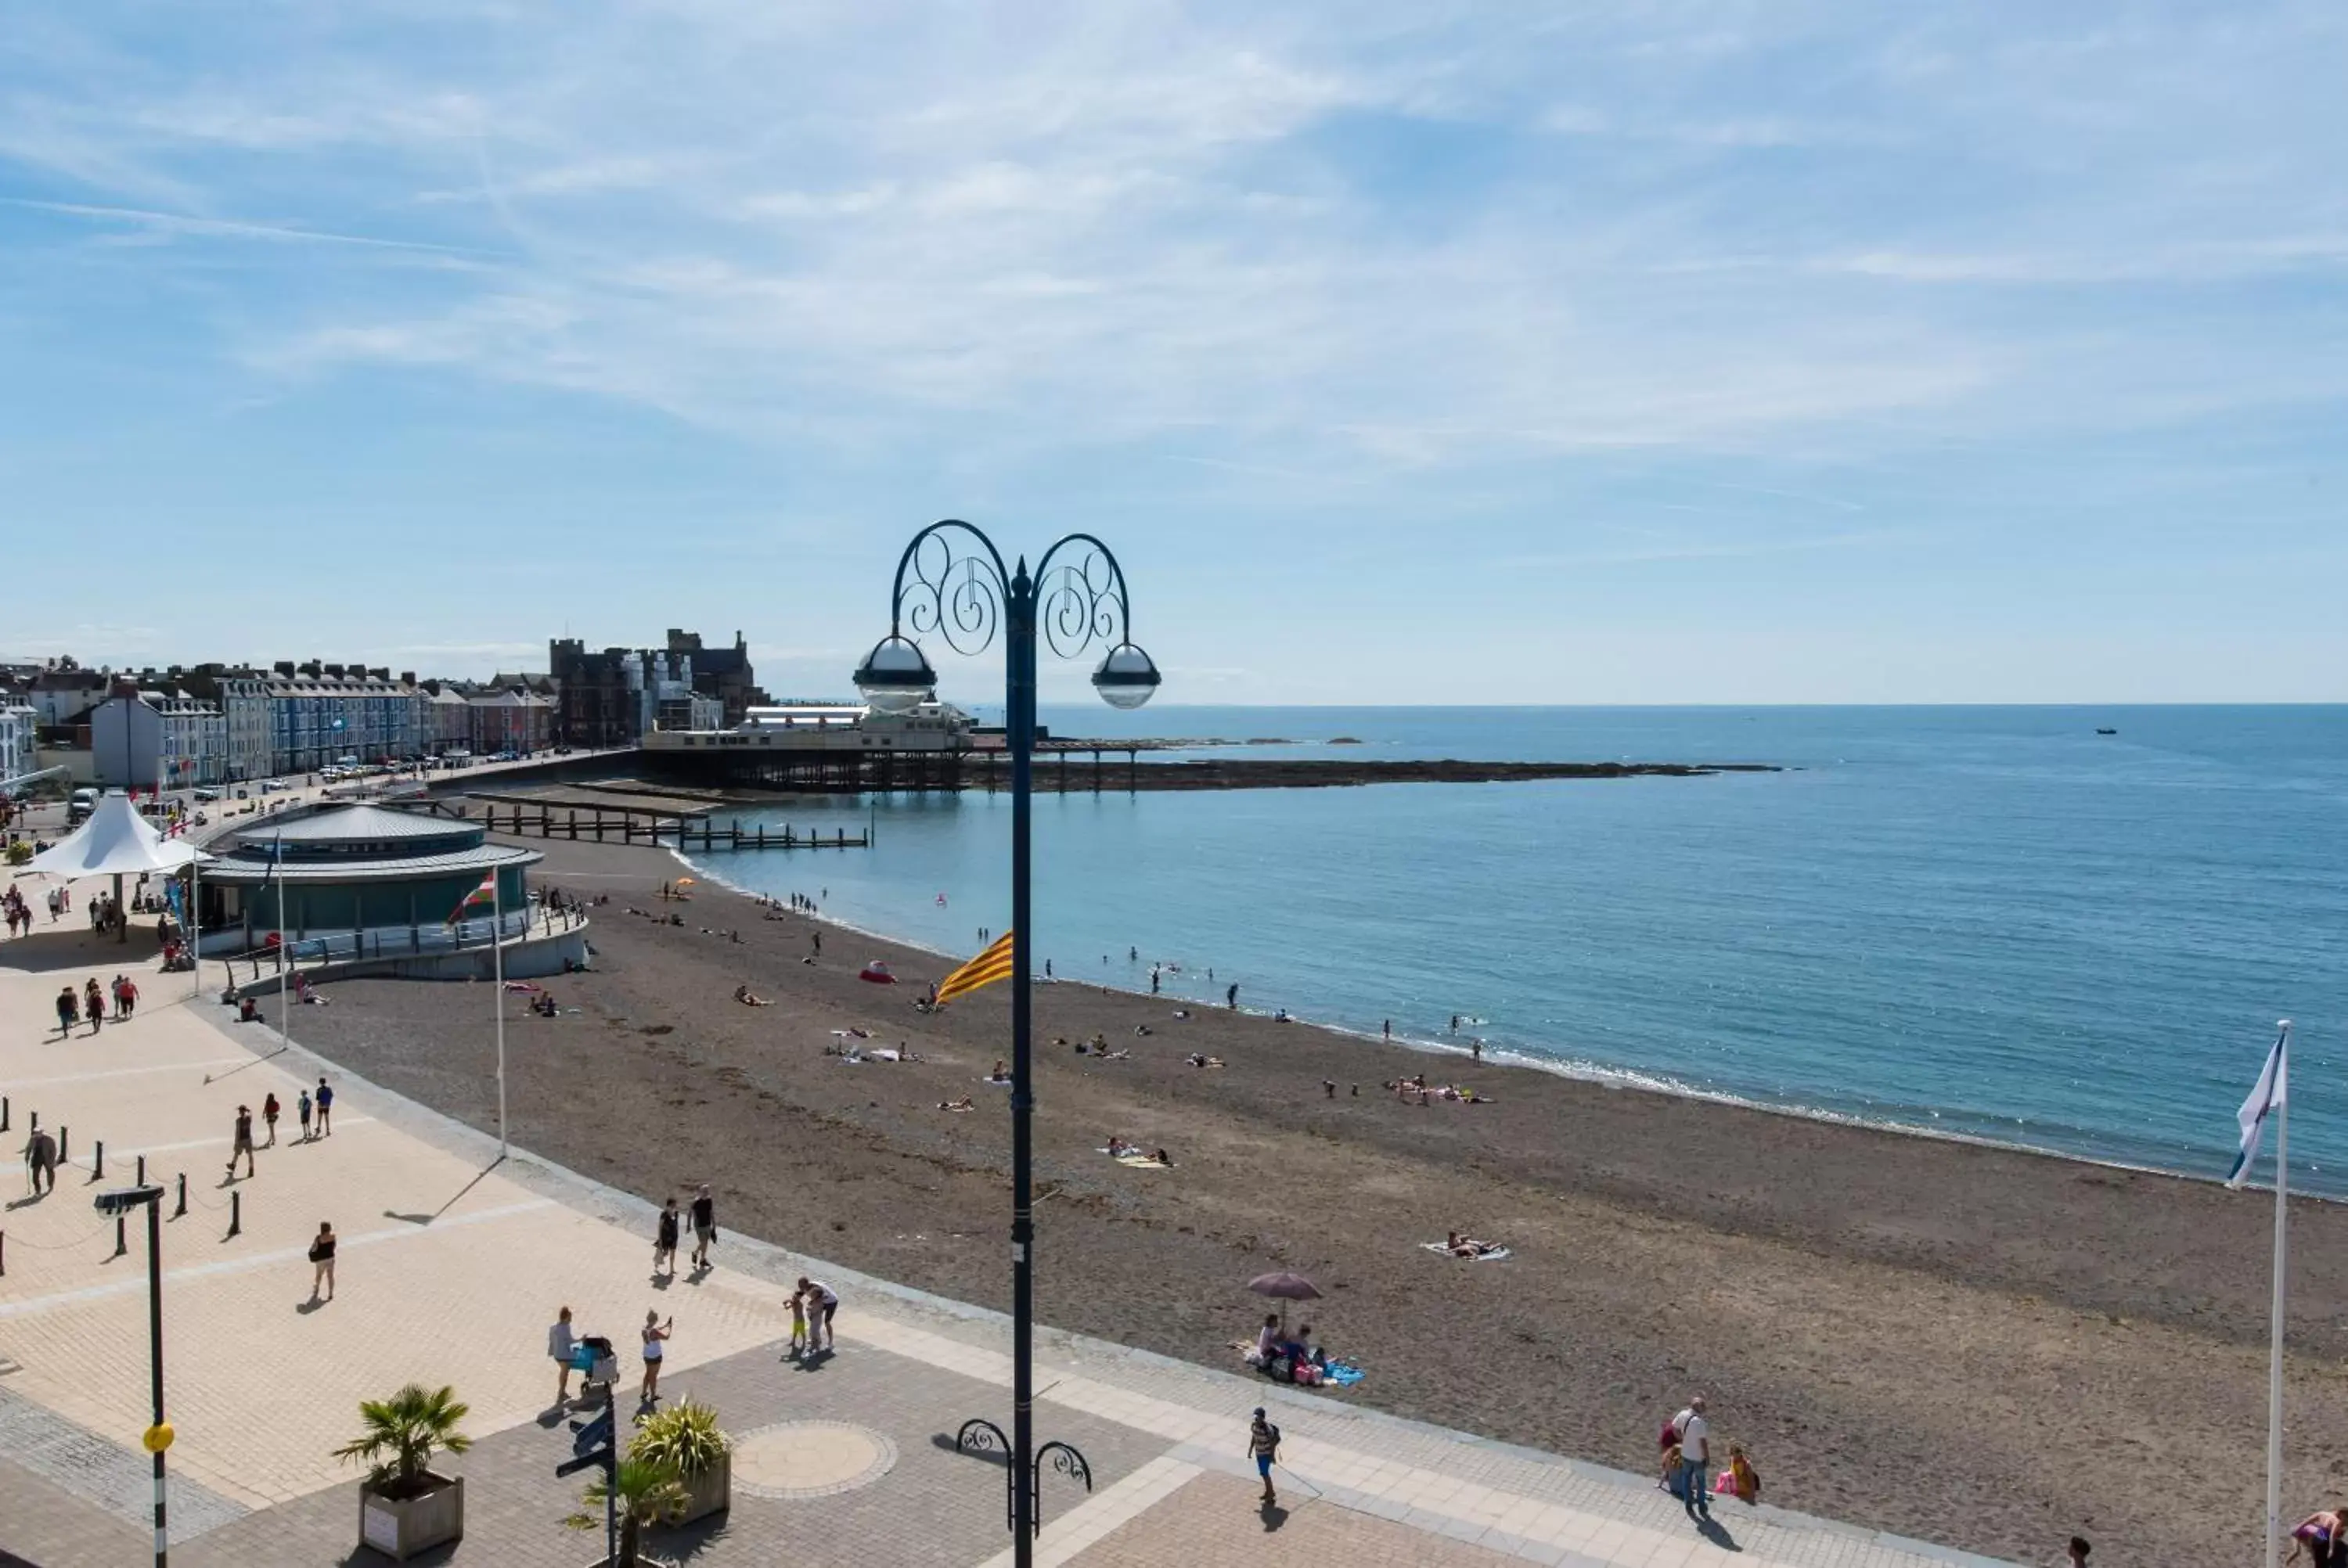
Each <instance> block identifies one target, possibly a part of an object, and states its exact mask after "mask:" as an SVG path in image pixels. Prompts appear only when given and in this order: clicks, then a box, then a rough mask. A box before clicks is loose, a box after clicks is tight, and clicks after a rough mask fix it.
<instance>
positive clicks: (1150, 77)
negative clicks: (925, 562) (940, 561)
mask: <svg viewBox="0 0 2348 1568" xmlns="http://www.w3.org/2000/svg"><path fill="white" fill-rule="evenodd" d="M2343 81H2348V12H2343V10H2342V8H2341V7H2340V6H2338V5H2336V4H2330V3H2308V4H2289V3H2281V4H2244V5H2227V6H2211V5H2184V4H2178V5H2153V4H2127V3H2126V0H2117V3H2113V4H2104V5H2094V6H2048V5H1969V6H1968V5H1949V6H1879V5H1819V4H1807V3H1804V0H1776V3H1771V4H1766V5H1765V4H1737V3H1735V0H1706V3H1702V4H1697V3H1688V4H1675V3H1664V4H1641V3H1638V0H1616V3H1612V4H1604V5H1569V4H1556V5H1519V4H1505V5H1503V4H1494V5H1454V4H1444V3H1442V0H1412V3H1410V4H1393V5H1388V4H1383V3H1380V0H1365V3H1362V4H1354V5H1344V6H1330V7H1325V8H1302V7H1297V6H1293V5H1277V4H1262V3H1258V4H1248V5H1238V4H1234V5H1165V4H1151V3H1148V0H1138V3H1134V4H1118V5H1064V6H1040V5H939V4H922V5H900V4H893V3H891V0H854V3H842V4H812V5H809V4H788V3H786V0H662V3H658V4H654V3H641V4H612V3H605V0H562V3H561V4H552V3H543V4H542V3H540V0H499V3H498V4H494V5H486V4H485V5H459V4H455V3H453V0H404V3H401V4H397V5H393V4H377V3H375V0H340V3H338V4H336V5H309V4H292V3H286V4H276V5H272V4H265V3H253V0H240V3H236V4H229V3H224V0H181V3H180V4H177V5H170V6H154V5H129V4H109V3H107V0H84V3H82V4H78V5H72V6H48V7H37V8H19V9H18V10H17V11H15V13H13V14H12V18H11V21H10V24H9V26H8V27H7V28H6V29H5V31H0V540H5V552H6V560H7V563H8V579H9V581H10V582H11V584H12V586H13V588H14V591H13V592H11V593H10V594H9V595H8V599H7V609H6V610H5V617H4V618H0V654H5V655H10V656H15V655H35V654H46V653H50V652H57V651H68V650H70V651H75V652H77V653H78V654H79V655H80V656H82V657H83V658H85V659H86V660H109V661H149V660H153V661H173V660H182V661H193V660H199V659H202V658H206V657H228V658H256V659H273V658H293V657H308V656H311V655H318V656H322V657H324V658H328V659H345V660H347V659H365V660H366V661H369V662H386V663H389V664H392V665H393V666H395V667H396V668H402V669H410V668H413V669H421V670H427V671H442V672H448V673H483V672H487V671H489V669H490V668H492V667H494V666H498V665H504V666H507V667H511V666H513V665H515V664H517V663H521V664H530V665H532V666H536V665H540V664H542V663H543V661H544V652H543V647H544V639H545V638H546V637H547V636H549V635H557V634H561V632H562V631H563V630H565V629H566V628H568V629H569V630H571V631H572V632H575V633H577V634H579V635H582V636H584V637H586V638H587V639H588V640H589V641H591V642H594V643H598V644H600V643H605V642H627V643H642V642H646V641H657V640H658V638H659V636H660V634H661V632H662V630H663V629H664V628H665V627H668V626H672V625H682V626H691V627H697V628H699V629H700V630H703V631H704V632H705V633H713V634H716V635H719V636H726V635H730V634H731V632H733V631H734V630H736V628H739V629H740V630H743V631H745V632H746V633H747V635H748V637H749V639H750V641H751V643H752V647H753V650H754V653H755V654H756V656H757V662H758V666H759V669H760V671H761V673H762V677H763V678H764V679H765V680H766V682H767V684H768V685H769V686H770V687H771V688H773V689H776V690H778V691H791V692H837V691H839V690H841V689H842V688H843V687H844V686H845V679H844V677H845V672H846V670H847V668H848V667H849V666H850V664H851V663H852V662H853V661H854V659H855V657H856V655H857V654H858V653H859V652H860V651H861V650H862V648H863V647H864V646H865V645H867V644H869V643H870V641H871V640H872V639H873V638H874V637H875V636H877V635H878V634H879V632H880V630H881V629H882V623H883V621H884V620H885V610H886V605H885V597H886V588H887V580H888V575H889V573H890V571H891V569H892V567H893V565H894V561H895V558H896V552H897V550H898V548H900V547H901V543H902V541H903V540H904V538H906V537H908V536H909V535H910V534H911V532H912V531H913V530H914V529H915V528H918V527H919V526H921V525H922V523H924V522H927V521H929V520H931V519H932V518H937V517H942V516H950V515H952V516H964V517H969V518H973V519H975V520H978V521H980V522H982V523H983V524H984V525H986V526H988V527H989V528H990V529H992V530H993V531H994V532H995V533H996V535H997V538H998V539H999V540H1000V541H1001V542H1002V543H1003V544H1004V547H1005V548H1006V549H1015V548H1035V547H1036V546H1040V545H1041V544H1043V543H1045V542H1046V541H1048V540H1049V539H1051V538H1054V537H1056V535H1057V534H1058V533H1059V532H1061V531H1063V530H1066V529H1068V528H1090V529H1093V530H1094V531H1097V532H1098V533H1100V534H1101V535H1103V536H1104V537H1105V538H1107V539H1108V540H1109V542H1110V543H1111V544H1112V545H1113V546H1115V547H1116V548H1117V549H1118V551H1119V554H1120V556H1121V557H1122V558H1123V559H1124V561H1125V564H1126V567H1127V570H1128V577H1129V578H1130V579H1131V581H1132V583H1133V588H1134V592H1135V594H1136V596H1137V610H1138V621H1137V625H1136V631H1137V633H1138V638H1139V640H1140V641H1142V642H1144V643H1145V644H1146V645H1148V647H1149V648H1150V649H1151V650H1152V651H1153V652H1155V653H1156V654H1157V656H1158V658H1159V662H1160V663H1161V664H1162V665H1163V666H1164V667H1165V669H1166V671H1167V673H1168V676H1169V686H1168V688H1167V692H1166V698H1167V700H1168V701H1178V700H1189V701H1195V702H1283V701H1288V702H1434V701H1457V700H1483V701H1507V702H1903V701H1904V702H1943V701H1946V702H1972V701H2068V700H2078V701H2225V700H2341V699H2343V698H2348V632H2343V618H2342V616H2341V613H2340V609H2339V605H2340V600H2341V589H2342V588H2343V582H2348V528H2343V499H2344V498H2348V441H2343V428H2348V421H2344V419H2343V416H2348V290H2343V279H2348V181H2343V179H2341V178H2340V173H2339V171H2340V169H2342V168H2343V167H2344V166H2348V108H2343V91H2342V83H2343ZM159 569H160V570H159ZM985 674H986V671H985V667H984V666H981V665H961V666H953V667H949V669H948V675H949V688H948V689H949V692H960V693H961V694H963V695H965V696H968V697H973V698H975V697H978V696H980V695H982V694H983V693H984V692H986V690H987V685H986V681H985ZM1081 683H1082V682H1081V671H1077V670H1073V669H1065V668H1064V669H1062V670H1060V671H1056V672H1052V671H1047V690H1049V691H1051V692H1054V693H1064V692H1071V691H1074V690H1078V689H1080V688H1081Z"/></svg>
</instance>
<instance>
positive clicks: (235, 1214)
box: [228, 1193, 244, 1235]
mask: <svg viewBox="0 0 2348 1568" xmlns="http://www.w3.org/2000/svg"><path fill="white" fill-rule="evenodd" d="M243 1229H244V1194H242V1193H231V1194H229V1195H228V1234H229V1235H239V1234H240V1233H242V1231H243Z"/></svg>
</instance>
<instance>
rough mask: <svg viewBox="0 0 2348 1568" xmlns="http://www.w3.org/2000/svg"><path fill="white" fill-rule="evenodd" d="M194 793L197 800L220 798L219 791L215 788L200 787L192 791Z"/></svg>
mask: <svg viewBox="0 0 2348 1568" xmlns="http://www.w3.org/2000/svg"><path fill="white" fill-rule="evenodd" d="M194 794H195V797H196V798H197V799H198V800H218V799H220V791H218V790H216V789H200V790H197V791H195V792H194Z"/></svg>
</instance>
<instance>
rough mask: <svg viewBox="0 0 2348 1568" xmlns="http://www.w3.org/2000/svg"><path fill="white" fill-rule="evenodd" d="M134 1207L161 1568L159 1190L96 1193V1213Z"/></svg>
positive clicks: (165, 1544) (165, 1557) (164, 1441)
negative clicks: (141, 1247)
mask: <svg viewBox="0 0 2348 1568" xmlns="http://www.w3.org/2000/svg"><path fill="white" fill-rule="evenodd" d="M141 1163H142V1164H143V1163H144V1162H143V1161H142V1162H141ZM134 1208H144V1209H145V1210H146V1211H147V1357H148V1371H149V1376H150V1378H151V1379H152V1382H153V1387H154V1396H155V1419H154V1423H153V1424H152V1425H150V1426H149V1428H148V1429H147V1431H146V1434H145V1436H144V1437H143V1439H142V1441H143V1442H144V1444H145V1445H146V1449H147V1451H148V1452H149V1453H150V1454H152V1455H154V1456H155V1568H164V1564H165V1563H168V1562H169V1561H170V1548H169V1536H168V1535H167V1533H166V1531H165V1527H164V1521H163V1450H165V1449H168V1448H170V1446H171V1435H172V1434H171V1428H170V1423H169V1422H167V1421H165V1420H164V1419H163V1189H162V1188H161V1187H160V1186H157V1185H155V1184H152V1183H149V1184H148V1185H146V1186H143V1187H118V1188H116V1189H115V1190H114V1191H112V1192H108V1193H100V1194H98V1213H99V1214H115V1215H120V1214H128V1213H129V1211H130V1210H132V1209H134ZM119 1239H120V1238H119V1237H117V1240H118V1241H119Z"/></svg>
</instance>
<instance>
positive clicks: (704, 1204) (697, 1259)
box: [693, 1182, 717, 1268]
mask: <svg viewBox="0 0 2348 1568" xmlns="http://www.w3.org/2000/svg"><path fill="white" fill-rule="evenodd" d="M716 1239H717V1204H716V1202H715V1201H714V1200H713V1199H712V1198H711V1197H710V1195H709V1184H708V1183H706V1182H704V1183H702V1184H701V1188H700V1190H699V1191H698V1192H696V1193H695V1194H694V1195H693V1266H694V1267H695V1268H707V1267H708V1266H709V1244H710V1243H711V1242H714V1241H716Z"/></svg>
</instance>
